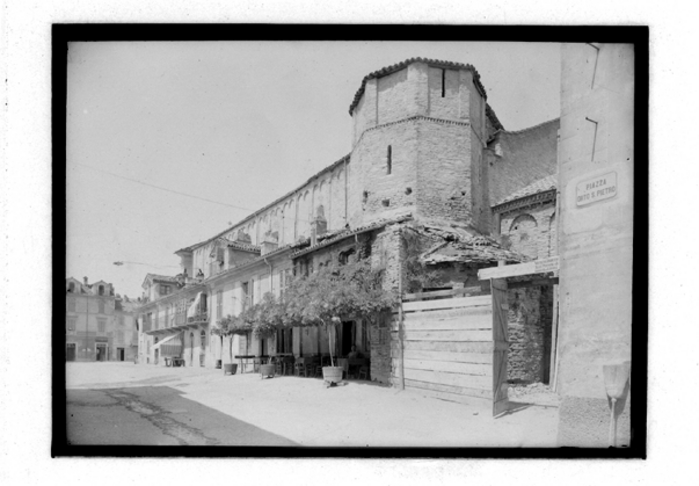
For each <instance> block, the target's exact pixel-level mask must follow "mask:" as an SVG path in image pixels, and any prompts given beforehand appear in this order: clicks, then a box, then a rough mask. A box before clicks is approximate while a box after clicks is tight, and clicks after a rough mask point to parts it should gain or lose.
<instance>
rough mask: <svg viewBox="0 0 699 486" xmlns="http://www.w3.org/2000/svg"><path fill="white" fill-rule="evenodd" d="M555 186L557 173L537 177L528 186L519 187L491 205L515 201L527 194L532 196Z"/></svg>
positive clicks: (556, 184)
mask: <svg viewBox="0 0 699 486" xmlns="http://www.w3.org/2000/svg"><path fill="white" fill-rule="evenodd" d="M556 187H558V175H557V174H552V175H548V176H546V177H544V178H543V179H539V180H538V181H535V182H532V183H531V184H529V185H528V186H526V187H523V188H522V189H520V190H519V191H516V192H514V193H512V194H510V195H509V196H507V197H505V198H503V199H502V200H500V201H498V202H497V203H495V204H493V207H495V206H499V205H501V204H505V203H507V202H510V201H515V200H517V199H522V198H524V197H527V196H533V195H534V194H538V193H540V192H545V191H550V190H553V189H556Z"/></svg>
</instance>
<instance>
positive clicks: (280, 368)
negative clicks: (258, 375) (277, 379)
mask: <svg viewBox="0 0 699 486" xmlns="http://www.w3.org/2000/svg"><path fill="white" fill-rule="evenodd" d="M272 360H273V361H274V371H275V373H276V374H277V375H283V374H284V361H283V359H282V358H280V357H279V356H274V357H273V358H272Z"/></svg>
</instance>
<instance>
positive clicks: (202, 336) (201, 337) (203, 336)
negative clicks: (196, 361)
mask: <svg viewBox="0 0 699 486" xmlns="http://www.w3.org/2000/svg"><path fill="white" fill-rule="evenodd" d="M199 341H200V343H201V350H202V351H204V349H205V348H206V331H203V330H202V331H201V333H200V334H199Z"/></svg>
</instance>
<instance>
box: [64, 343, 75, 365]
mask: <svg viewBox="0 0 699 486" xmlns="http://www.w3.org/2000/svg"><path fill="white" fill-rule="evenodd" d="M66 361H75V343H67V344H66Z"/></svg>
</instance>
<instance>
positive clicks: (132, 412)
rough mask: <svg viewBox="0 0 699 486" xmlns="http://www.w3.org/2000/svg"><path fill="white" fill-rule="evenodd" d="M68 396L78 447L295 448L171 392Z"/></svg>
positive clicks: (121, 390) (94, 392)
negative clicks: (203, 446)
mask: <svg viewBox="0 0 699 486" xmlns="http://www.w3.org/2000/svg"><path fill="white" fill-rule="evenodd" d="M67 396H68V404H67V410H66V411H67V416H68V434H67V435H68V441H69V442H70V443H71V444H75V445H87V444H90V445H104V444H109V445H125V444H128V445H251V444H254V445H264V446H293V445H294V443H293V442H292V441H290V440H288V439H285V438H283V437H280V436H278V435H276V434H272V433H270V432H267V431H265V430H263V429H261V428H259V427H255V426H253V425H250V424H248V423H245V422H243V421H241V420H238V419H235V418H233V417H230V416H228V415H225V414H223V413H221V412H219V411H217V410H214V409H211V408H209V407H206V406H203V405H201V404H199V403H197V402H194V401H192V400H189V399H187V398H183V397H182V393H181V392H179V391H178V390H176V389H174V388H170V387H168V386H146V387H132V388H113V389H104V390H68V393H67Z"/></svg>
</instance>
